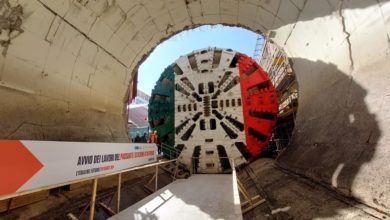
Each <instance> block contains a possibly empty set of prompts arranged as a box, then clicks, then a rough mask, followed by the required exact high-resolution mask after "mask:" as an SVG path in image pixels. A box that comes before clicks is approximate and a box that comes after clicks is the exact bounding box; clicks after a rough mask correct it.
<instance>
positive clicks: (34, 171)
mask: <svg viewBox="0 0 390 220" xmlns="http://www.w3.org/2000/svg"><path fill="white" fill-rule="evenodd" d="M156 149H157V147H156V145H155V144H141V143H93V142H55V141H17V140H0V199H1V197H2V196H4V195H7V194H12V193H16V192H22V191H28V190H33V189H37V188H41V187H45V186H50V185H55V184H60V183H65V182H69V181H73V180H78V179H84V178H88V177H93V176H98V175H101V174H107V173H112V172H115V171H119V170H123V169H128V168H132V167H136V166H140V165H144V164H148V163H152V162H156Z"/></svg>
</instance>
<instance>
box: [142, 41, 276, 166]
mask: <svg viewBox="0 0 390 220" xmlns="http://www.w3.org/2000/svg"><path fill="white" fill-rule="evenodd" d="M277 113H278V99H277V93H276V90H275V88H274V87H273V85H272V83H271V81H270V79H269V78H268V75H267V74H266V73H265V72H264V71H263V70H262V69H261V67H259V65H258V64H257V63H256V62H255V61H254V60H253V59H251V58H250V57H248V56H246V55H244V54H241V53H238V52H234V51H232V50H230V49H217V48H208V49H202V50H198V51H194V52H193V53H191V54H188V55H186V56H182V57H180V58H179V59H178V60H177V61H176V62H175V63H174V64H172V65H171V66H169V67H168V68H167V69H165V71H164V72H163V74H162V75H161V77H160V79H159V80H158V81H157V84H156V86H155V88H154V89H153V91H152V98H151V100H150V103H149V122H150V125H151V127H152V129H153V130H157V131H158V133H159V136H160V137H161V141H162V142H163V143H165V144H167V145H169V146H171V147H172V148H175V149H176V150H177V151H179V152H180V156H179V160H180V161H181V162H182V163H184V164H186V165H187V166H188V167H189V168H190V169H191V170H192V171H193V172H200V173H224V172H230V171H231V166H230V160H229V159H233V160H234V161H235V165H240V164H242V163H245V162H246V161H247V160H249V159H251V158H254V157H256V156H258V155H259V154H260V153H261V151H262V149H264V148H265V147H266V146H267V145H268V142H269V139H270V137H271V134H272V131H273V127H274V126H275V123H276V118H277ZM165 153H168V152H165Z"/></svg>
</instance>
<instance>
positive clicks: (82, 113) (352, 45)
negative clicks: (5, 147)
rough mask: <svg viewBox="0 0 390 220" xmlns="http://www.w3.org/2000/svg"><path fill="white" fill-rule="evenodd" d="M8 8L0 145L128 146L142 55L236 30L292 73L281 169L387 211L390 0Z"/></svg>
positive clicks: (27, 1) (43, 2) (1, 62)
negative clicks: (293, 95)
mask: <svg viewBox="0 0 390 220" xmlns="http://www.w3.org/2000/svg"><path fill="white" fill-rule="evenodd" d="M4 2H5V1H2V3H4ZM8 2H10V3H12V4H11V7H14V6H15V5H13V4H15V2H16V3H17V4H20V5H21V6H22V8H23V16H22V19H21V20H22V24H21V26H20V30H23V31H24V32H23V33H21V34H19V35H18V36H16V37H14V38H13V39H11V40H10V42H9V43H5V44H3V43H2V44H1V47H3V48H1V49H2V52H3V51H4V49H5V48H6V47H8V49H7V50H6V53H3V55H1V56H0V66H1V68H0V103H1V108H0V119H1V123H0V137H1V138H8V139H39V140H82V141H115V142H125V141H128V137H127V132H126V123H125V121H126V119H125V113H124V112H125V111H124V100H125V98H126V96H127V95H126V94H127V90H128V84H129V81H130V80H131V78H132V75H133V73H134V72H135V71H136V69H137V67H138V66H139V64H140V62H141V61H142V60H143V59H144V58H145V57H146V56H147V55H148V54H149V53H150V52H151V51H152V49H153V48H154V47H156V45H158V43H160V42H161V41H163V40H164V39H166V38H168V37H170V36H172V35H173V34H174V33H177V32H179V31H182V30H184V29H187V28H193V27H196V26H199V25H202V24H217V23H222V24H227V25H237V26H241V27H246V28H248V29H250V30H253V31H256V32H261V33H264V34H267V36H268V37H269V38H271V39H272V40H273V41H274V42H276V43H278V44H279V45H280V46H282V47H284V49H285V50H286V52H287V53H288V55H289V56H290V57H291V62H292V66H293V68H294V71H295V72H296V75H297V79H298V83H299V94H300V97H299V110H298V116H297V122H296V130H295V133H294V135H293V136H294V137H293V141H292V143H291V146H290V147H289V149H288V150H287V151H286V152H285V153H284V154H283V155H282V156H281V158H280V159H279V164H281V165H282V166H283V167H286V168H287V169H290V170H293V171H296V172H298V173H300V174H303V175H306V176H309V177H311V178H313V179H315V180H318V181H321V182H323V183H324V184H328V185H329V186H332V187H334V188H336V189H338V190H339V191H341V192H343V193H345V194H346V195H350V196H353V197H355V198H356V199H358V200H360V201H362V202H363V203H366V204H368V205H370V206H373V207H375V208H377V209H379V210H382V211H384V212H387V213H389V212H390V207H389V204H390V191H389V188H388V187H387V186H389V185H390V176H389V173H390V168H389V166H388V162H389V159H388V158H389V156H390V152H389V151H390V150H389V148H388V144H389V141H390V129H389V128H390V121H389V120H390V113H389V112H390V111H389V106H390V104H389V102H390V99H389V96H388V95H389V94H390V87H389V86H388V85H389V81H390V80H389V76H390V75H389V69H390V68H389V67H390V62H388V60H389V57H390V46H389V45H390V21H389V20H390V3H389V1H387V0H378V1H374V0H364V1H355V0H335V1H317V0H307V1H303V0H286V1H285V0H275V1H274V0H273V1H267V0H258V1H239V0H220V1H214V0H192V1H184V0H183V1H179V0H178V1H176V0H175V1H169V0H164V1H163V0H161V1H128V0H116V1H105V0H101V1H81V0H77V1H71V0H39V1H38V0H19V1H16V0H12V1H11V0H9V1H8ZM2 27H3V26H2ZM6 29H7V28H6ZM1 31H2V35H1V38H2V39H3V37H4V36H3V35H4V34H3V33H6V32H7V30H3V29H2V30H1ZM6 40H7V39H6Z"/></svg>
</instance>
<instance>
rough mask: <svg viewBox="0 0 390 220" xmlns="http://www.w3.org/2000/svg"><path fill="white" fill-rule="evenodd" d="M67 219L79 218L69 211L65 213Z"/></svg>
mask: <svg viewBox="0 0 390 220" xmlns="http://www.w3.org/2000/svg"><path fill="white" fill-rule="evenodd" d="M66 217H68V219H69V220H79V219H78V218H77V217H76V216H75V215H74V214H73V213H69V214H67V215H66Z"/></svg>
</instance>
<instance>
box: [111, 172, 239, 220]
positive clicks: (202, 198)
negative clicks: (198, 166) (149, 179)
mask: <svg viewBox="0 0 390 220" xmlns="http://www.w3.org/2000/svg"><path fill="white" fill-rule="evenodd" d="M234 178H235V176H233V175H221V174H220V175H210V174H199V175H193V176H191V177H190V178H188V179H183V180H177V181H175V182H173V183H172V184H169V185H167V186H165V187H163V188H161V189H160V190H158V191H157V192H156V193H154V194H152V195H150V196H148V197H146V198H145V199H143V200H141V201H139V202H138V203H136V204H134V205H133V206H130V207H129V208H127V209H125V210H123V211H122V212H120V213H119V214H117V215H115V216H113V217H111V218H110V220H121V219H126V220H131V219H134V220H136V219H159V220H164V219H169V220H173V219H180V220H182V219H186V220H190V219H194V220H199V219H234V220H240V219H242V213H241V208H240V203H239V198H238V191H237V187H236V186H234V185H233V183H236V182H235V180H233V179H234Z"/></svg>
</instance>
